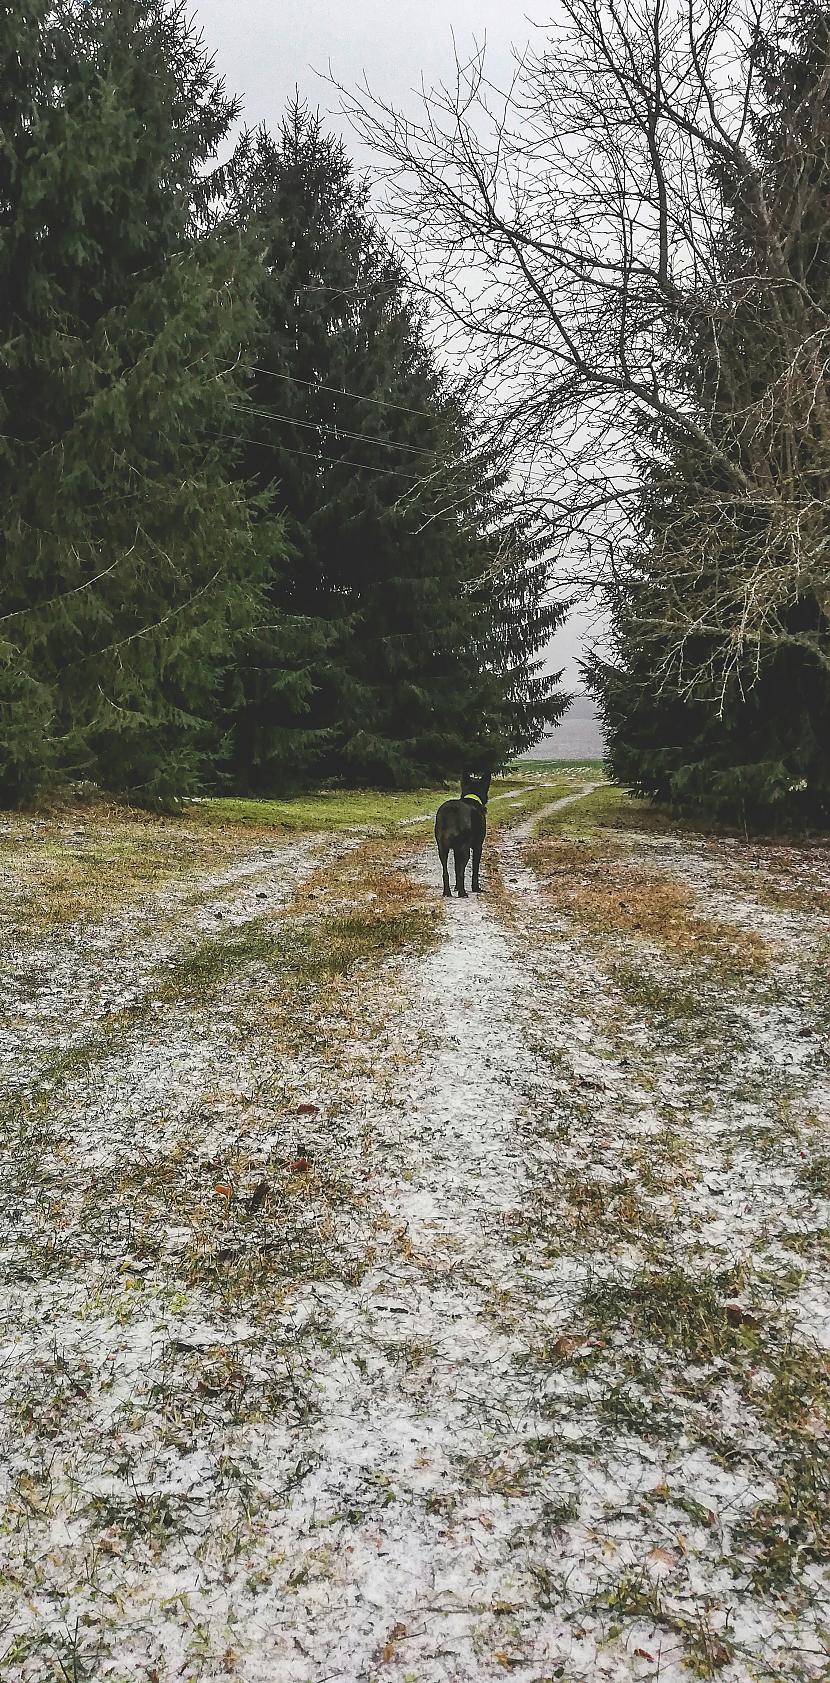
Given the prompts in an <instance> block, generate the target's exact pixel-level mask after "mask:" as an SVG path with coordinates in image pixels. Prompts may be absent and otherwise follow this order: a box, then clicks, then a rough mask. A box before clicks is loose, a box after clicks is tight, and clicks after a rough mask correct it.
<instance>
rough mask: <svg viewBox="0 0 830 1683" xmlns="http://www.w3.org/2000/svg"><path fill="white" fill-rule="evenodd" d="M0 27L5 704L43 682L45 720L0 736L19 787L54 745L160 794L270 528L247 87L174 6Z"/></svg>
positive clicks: (208, 745)
mask: <svg viewBox="0 0 830 1683" xmlns="http://www.w3.org/2000/svg"><path fill="white" fill-rule="evenodd" d="M21 14H25V21H21ZM3 29H4V30H5V36H4V39H3V42H2V47H3V54H4V63H5V65H6V67H8V66H9V65H11V69H12V74H11V76H5V75H4V79H3V86H4V95H3V97H4V99H7V100H8V101H9V109H8V110H7V111H6V112H4V117H5V118H6V120H5V121H4V122H3V136H4V140H3V147H2V169H3V178H2V181H1V182H0V194H2V202H1V203H0V212H2V223H1V224H0V228H1V230H2V231H1V232H0V273H2V277H3V281H4V283H5V284H4V285H3V286H2V289H0V290H1V292H2V296H0V346H2V351H1V352H0V354H2V390H1V391H0V402H1V403H2V414H3V424H2V429H0V430H2V433H3V435H4V437H3V441H2V454H0V504H1V505H2V508H3V530H2V557H0V616H2V624H0V631H2V633H3V636H4V638H5V643H4V644H3V645H2V647H0V656H2V658H3V668H2V671H3V677H2V680H0V686H5V689H4V688H2V687H0V707H2V706H3V705H4V703H5V701H6V696H7V695H9V694H11V696H12V697H14V696H18V697H19V696H21V695H23V694H26V695H28V697H29V698H30V705H31V711H32V716H33V717H34V716H35V714H36V715H37V723H36V725H35V726H34V728H33V730H32V732H31V733H30V735H31V736H37V737H38V738H39V739H40V747H39V749H38V748H37V746H36V745H35V744H34V743H31V744H30V746H29V748H27V746H26V742H25V741H24V740H23V735H24V732H23V731H22V729H20V728H19V729H18V732H17V735H16V737H14V738H9V737H8V736H6V746H5V750H4V753H5V760H6V763H5V766H4V767H3V768H2V771H3V776H4V783H5V788H4V793H5V796H6V798H12V799H14V798H20V797H21V796H24V795H26V794H27V793H30V792H31V789H32V785H33V784H34V783H35V782H36V781H37V779H38V776H42V775H43V774H44V772H45V770H46V767H47V763H48V764H51V765H52V766H53V767H55V768H57V769H59V770H60V771H62V772H63V773H64V774H68V775H73V776H87V777H89V776H91V777H94V778H96V779H98V780H99V781H101V782H104V783H105V784H107V785H109V786H112V787H116V788H119V789H123V790H127V791H128V792H130V793H131V794H133V795H135V796H137V797H138V798H141V799H146V800H153V799H158V798H166V797H169V796H170V795H178V794H181V793H183V792H185V791H186V790H187V789H188V788H190V787H192V786H193V784H194V781H195V780H196V779H197V778H198V776H199V773H200V769H201V768H202V766H203V765H204V762H205V757H206V755H207V754H208V753H209V752H211V751H212V749H213V743H212V740H211V733H212V731H213V730H214V714H215V710H216V692H217V688H218V686H219V684H220V682H221V680H222V677H223V674H224V672H225V670H226V668H227V665H228V662H229V658H230V654H231V651H232V649H233V647H234V645H235V642H236V640H237V638H238V637H239V636H240V635H241V634H242V633H243V632H244V631H245V630H246V629H247V628H248V627H249V626H250V625H251V624H252V623H253V622H255V621H256V620H257V619H258V618H259V617H261V604H260V592H259V578H260V572H261V567H262V562H261V554H260V552H261V550H262V549H264V548H270V549H273V548H274V545H275V543H276V542H278V538H277V537H276V535H275V532H274V529H273V526H272V527H271V528H270V530H269V529H268V522H267V520H264V519H262V518H261V517H260V514H259V511H257V510H256V509H252V507H251V504H250V501H249V499H248V497H247V495H246V493H245V491H244V489H243V488H242V487H241V486H240V484H239V483H238V477H237V476H236V474H235V473H234V472H233V454H234V449H235V444H234V436H235V432H236V430H237V411H236V407H235V406H236V405H238V404H239V403H240V402H243V401H244V392H245V368H244V357H245V347H246V345H247V342H248V340H249V338H250V335H251V332H252V325H253V320H254V293H255V286H256V282H257V279H258V272H257V269H258V265H257V259H256V256H255V254H254V251H253V247H252V245H251V243H250V241H249V240H247V239H246V238H245V237H244V236H241V235H240V233H239V232H238V230H236V229H233V228H231V227H229V226H225V225H222V224H220V223H219V222H218V221H217V220H216V218H215V217H214V216H213V215H212V210H211V207H212V204H214V203H215V195H216V192H217V189H218V187H219V186H221V180H217V179H216V178H215V177H214V178H212V177H211V174H210V166H211V162H212V160H213V158H214V156H215V154H216V151H217V148H218V147H219V146H220V145H224V144H227V139H228V135H229V132H230V129H231V125H232V123H233V121H234V118H235V112H236V108H235V106H234V104H233V102H232V101H230V100H229V99H228V98H227V97H226V95H225V93H224V89H223V87H222V84H221V83H220V82H218V81H217V79H216V77H215V75H214V73H213V69H212V65H211V61H210V59H209V58H208V57H207V55H206V54H205V52H204V50H203V48H202V45H201V42H200V40H199V38H198V37H197V36H196V35H195V34H194V32H193V29H192V27H191V26H190V24H189V23H188V21H187V18H186V14H185V11H184V9H183V7H182V6H181V5H168V4H166V3H164V0H120V3H119V5H118V6H116V7H113V6H110V5H107V4H102V3H97V0H92V3H89V4H82V3H81V0H64V3H62V4H59V5H58V6H49V7H48V8H47V7H41V8H39V7H37V6H35V7H32V8H19V9H17V10H16V11H14V14H13V18H12V21H11V22H10V21H9V13H8V11H6V12H5V13H4V22H3Z"/></svg>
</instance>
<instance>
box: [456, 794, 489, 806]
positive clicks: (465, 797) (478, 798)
mask: <svg viewBox="0 0 830 1683" xmlns="http://www.w3.org/2000/svg"><path fill="white" fill-rule="evenodd" d="M461 799H462V801H478V804H479V806H483V805H484V802H483V800H482V798H481V796H480V795H462V796H461Z"/></svg>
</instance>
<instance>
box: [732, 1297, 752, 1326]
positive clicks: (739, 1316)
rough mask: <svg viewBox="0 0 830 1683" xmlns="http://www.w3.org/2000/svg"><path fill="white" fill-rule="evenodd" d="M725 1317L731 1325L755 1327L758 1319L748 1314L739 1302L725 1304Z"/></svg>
mask: <svg viewBox="0 0 830 1683" xmlns="http://www.w3.org/2000/svg"><path fill="white" fill-rule="evenodd" d="M726 1319H727V1320H728V1322H729V1325H730V1326H731V1327H740V1326H745V1327H756V1326H757V1325H758V1321H757V1318H756V1316H755V1315H750V1313H749V1310H748V1309H744V1308H742V1306H741V1304H740V1303H727V1304H726Z"/></svg>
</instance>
